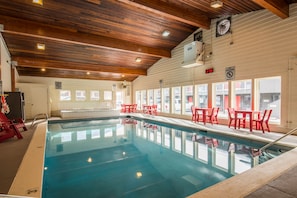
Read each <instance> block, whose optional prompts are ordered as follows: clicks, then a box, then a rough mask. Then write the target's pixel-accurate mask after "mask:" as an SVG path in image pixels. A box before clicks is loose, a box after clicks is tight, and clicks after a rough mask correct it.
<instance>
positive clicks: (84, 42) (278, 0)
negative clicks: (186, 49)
mask: <svg viewBox="0 0 297 198" xmlns="http://www.w3.org/2000/svg"><path fill="white" fill-rule="evenodd" d="M296 1H297V0H244V1H238V0H222V2H223V4H224V5H223V7H222V8H218V9H214V8H211V7H210V3H211V0H199V1H198V0H158V1H157V0H43V5H38V4H34V3H32V0H9V1H7V0H0V24H2V25H3V26H2V27H0V31H1V33H2V36H3V38H4V40H5V43H6V45H7V47H8V50H9V52H10V54H11V58H12V65H14V66H16V69H17V71H18V73H19V75H20V76H39V77H59V78H75V79H94V80H115V81H124V80H126V81H128V82H129V81H133V80H134V79H136V78H137V77H138V76H139V75H147V69H148V68H149V67H151V66H152V65H153V64H154V63H156V62H157V61H158V60H159V59H161V58H170V57H171V50H172V49H173V48H174V47H175V46H177V45H178V44H179V43H180V42H181V41H183V40H184V39H186V38H187V37H188V36H189V35H191V34H192V33H193V32H194V31H196V30H197V29H198V28H201V29H209V28H210V22H211V19H215V18H222V17H226V16H230V15H235V14H241V13H247V12H251V11H256V10H261V9H268V10H270V11H271V12H272V13H273V14H276V15H277V16H279V17H281V18H287V17H289V4H290V3H296ZM164 30H168V31H170V35H169V36H168V37H162V32H163V31H164ZM37 43H41V44H44V45H45V50H38V49H37V47H36V45H37ZM138 57H139V58H141V60H142V61H141V62H139V63H137V62H135V60H136V58H138ZM41 69H43V70H41Z"/></svg>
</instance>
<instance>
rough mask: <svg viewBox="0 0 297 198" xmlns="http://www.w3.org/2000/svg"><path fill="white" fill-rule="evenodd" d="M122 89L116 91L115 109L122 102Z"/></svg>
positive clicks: (119, 106) (118, 107)
mask: <svg viewBox="0 0 297 198" xmlns="http://www.w3.org/2000/svg"><path fill="white" fill-rule="evenodd" d="M123 95H124V94H123V92H122V91H117V92H116V109H121V104H123V103H124V96H123Z"/></svg>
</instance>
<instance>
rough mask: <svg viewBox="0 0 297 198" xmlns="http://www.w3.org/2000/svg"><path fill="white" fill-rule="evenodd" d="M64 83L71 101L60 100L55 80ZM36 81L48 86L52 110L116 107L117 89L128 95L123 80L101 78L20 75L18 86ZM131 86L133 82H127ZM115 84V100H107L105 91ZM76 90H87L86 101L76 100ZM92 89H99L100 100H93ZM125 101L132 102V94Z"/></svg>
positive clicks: (63, 87) (110, 89)
mask: <svg viewBox="0 0 297 198" xmlns="http://www.w3.org/2000/svg"><path fill="white" fill-rule="evenodd" d="M56 81H57V82H61V83H62V89H63V90H70V91H71V93H72V95H71V98H72V100H71V101H60V100H59V96H60V93H59V91H60V89H56V88H55V82H56ZM27 83H35V84H43V85H47V86H48V90H49V91H48V93H49V94H48V95H49V103H50V104H49V107H50V111H51V112H55V111H59V110H61V109H74V108H76V109H78V108H79V109H86V108H102V107H110V108H115V91H123V94H124V95H127V93H126V90H127V89H122V88H121V85H122V82H119V81H99V80H82V79H66V78H65V79H64V78H41V77H32V76H20V79H19V82H18V84H17V86H16V88H18V87H22V84H27ZM126 84H127V85H128V86H130V84H131V83H128V82H127V83H126ZM113 85H116V89H115V90H113V100H112V101H105V100H104V98H103V92H104V91H105V90H106V91H112V87H113ZM75 90H86V94H87V99H86V101H75ZM91 90H99V93H100V100H99V101H91V100H90V99H89V95H90V91H91ZM37 97H38V93H37ZM124 99H125V101H124V102H125V103H130V102H131V96H126V97H125V98H124Z"/></svg>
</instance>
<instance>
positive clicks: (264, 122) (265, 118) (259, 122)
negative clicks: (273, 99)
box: [253, 109, 272, 133]
mask: <svg viewBox="0 0 297 198" xmlns="http://www.w3.org/2000/svg"><path fill="white" fill-rule="evenodd" d="M271 113H272V109H269V110H267V109H265V110H264V113H263V115H260V118H256V119H253V125H254V126H256V129H257V130H260V129H261V130H262V131H263V133H265V130H267V131H268V132H270V128H269V124H268V122H269V119H270V115H271ZM264 126H266V128H264Z"/></svg>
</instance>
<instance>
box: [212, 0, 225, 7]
mask: <svg viewBox="0 0 297 198" xmlns="http://www.w3.org/2000/svg"><path fill="white" fill-rule="evenodd" d="M222 6H223V2H222V1H212V2H211V3H210V7H212V8H220V7H222Z"/></svg>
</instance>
